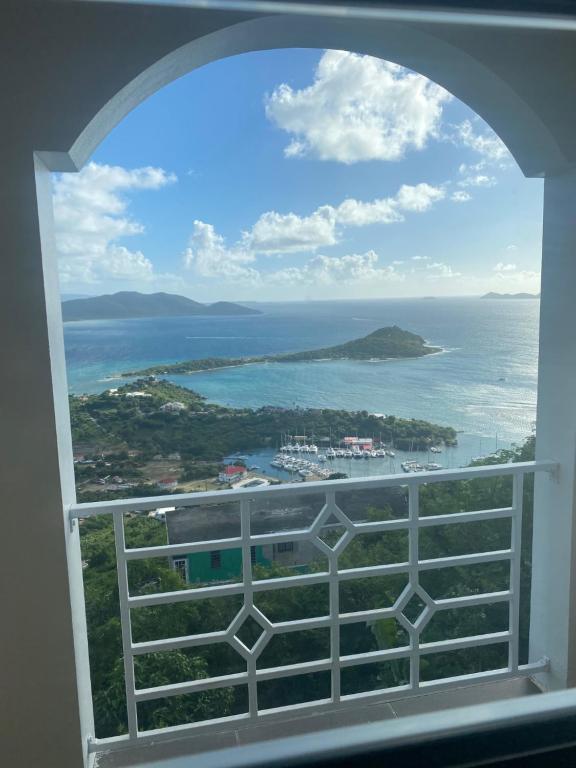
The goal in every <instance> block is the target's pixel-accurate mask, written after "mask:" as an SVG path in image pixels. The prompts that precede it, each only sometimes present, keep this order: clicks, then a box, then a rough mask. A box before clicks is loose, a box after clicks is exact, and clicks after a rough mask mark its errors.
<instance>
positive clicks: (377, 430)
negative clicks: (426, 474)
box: [70, 380, 456, 500]
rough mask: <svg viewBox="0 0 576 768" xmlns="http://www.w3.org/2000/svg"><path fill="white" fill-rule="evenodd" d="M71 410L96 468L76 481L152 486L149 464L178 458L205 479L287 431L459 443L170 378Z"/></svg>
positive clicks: (425, 430)
mask: <svg viewBox="0 0 576 768" xmlns="http://www.w3.org/2000/svg"><path fill="white" fill-rule="evenodd" d="M169 403H181V404H182V405H183V406H185V408H184V409H183V410H180V411H177V412H171V411H170V410H166V406H167V404H169ZM163 407H164V410H163ZM168 407H170V406H168ZM70 412H71V417H72V439H73V443H74V446H75V449H76V450H77V451H79V450H83V451H84V452H85V454H88V455H91V456H92V457H93V460H92V461H91V462H90V463H89V464H77V465H76V470H77V474H76V478H77V481H81V480H82V481H85V480H93V481H94V482H98V480H99V479H102V478H103V477H107V476H115V475H118V476H121V477H122V478H123V479H128V480H139V481H140V482H145V481H146V476H145V474H144V473H143V464H144V463H145V462H147V461H151V460H152V459H153V458H154V457H155V456H158V455H160V456H170V455H173V454H177V455H178V456H179V457H180V460H181V461H182V462H183V464H184V467H185V470H184V472H185V474H183V475H182V477H183V479H188V480H193V479H197V478H200V479H201V478H206V477H210V476H213V475H215V474H217V469H218V465H219V463H220V462H221V461H222V459H223V457H225V456H227V455H229V454H231V453H235V452H243V451H244V452H250V451H255V450H258V449H262V448H270V447H271V448H275V447H277V446H278V445H279V444H280V442H281V440H282V435H283V434H306V435H308V436H309V437H310V439H311V440H314V441H316V442H317V443H319V444H320V445H323V444H324V445H327V444H328V442H329V441H330V440H332V441H337V440H340V439H341V438H342V437H344V436H345V435H354V434H361V435H366V436H374V437H375V438H376V439H378V440H382V441H384V442H386V443H392V442H393V443H394V445H395V446H396V447H397V448H399V449H401V450H402V449H410V448H411V449H413V450H426V449H427V448H428V447H429V446H430V445H438V444H446V445H454V444H455V443H456V432H455V431H454V430H453V429H452V428H451V427H442V426H439V425H437V424H431V423H430V422H427V421H422V420H419V419H399V418H396V417H394V416H385V417H380V416H374V415H371V414H369V413H368V412H367V411H357V412H349V411H337V410H330V409H315V408H308V409H300V408H275V407H263V408H258V409H256V410H252V409H249V408H226V407H223V406H219V405H215V404H211V403H208V402H206V400H205V399H204V398H203V397H202V396H201V395H199V394H197V393H196V392H193V391H192V390H190V389H186V388H185V387H180V386H178V385H176V384H172V383H170V382H168V381H163V380H160V381H157V380H139V381H136V382H134V383H132V384H128V385H126V386H124V387H121V388H119V389H118V390H117V391H115V392H112V393H110V392H105V393H103V394H99V395H84V396H82V397H71V398H70ZM110 453H112V458H111V457H110V456H109V455H108V454H110ZM102 454H105V456H103V455H102ZM118 456H120V457H121V459H118V458H116V459H115V458H114V457H118ZM202 472H204V474H202ZM103 498H106V497H103ZM82 500H85V499H84V497H82Z"/></svg>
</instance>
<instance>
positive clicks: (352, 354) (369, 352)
mask: <svg viewBox="0 0 576 768" xmlns="http://www.w3.org/2000/svg"><path fill="white" fill-rule="evenodd" d="M439 351H440V350H439V349H437V348H435V347H428V346H426V342H425V340H424V339H423V338H422V336H418V334H416V333H411V332H410V331H404V330H402V328H399V327H398V326H397V325H392V326H390V327H387V328H379V329H378V330H377V331H374V332H373V333H369V334H368V336H363V337H362V338H361V339H354V340H353V341H347V342H346V343H345V344H338V345H337V346H335V347H325V348H324V349H312V350H309V351H305V352H295V353H293V354H289V355H278V356H277V357H276V360H278V361H279V362H290V363H292V362H300V361H304V360H342V359H347V358H349V359H350V360H386V359H389V358H395V357H422V356H423V355H429V354H431V353H433V352H439Z"/></svg>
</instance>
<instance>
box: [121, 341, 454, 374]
mask: <svg viewBox="0 0 576 768" xmlns="http://www.w3.org/2000/svg"><path fill="white" fill-rule="evenodd" d="M427 348H428V349H431V350H432V349H433V350H434V351H433V352H427V353H426V354H424V355H412V356H406V357H371V358H355V357H314V358H310V359H309V360H281V359H275V358H274V357H270V358H268V359H263V360H251V359H250V358H248V359H247V360H246V362H238V363H229V364H227V365H215V366H213V367H211V368H197V369H196V370H190V371H179V372H176V373H174V372H172V371H170V370H169V369H165V370H163V371H158V372H157V373H148V372H147V371H148V370H150V369H146V368H144V369H143V370H142V371H129V372H127V373H120V372H119V373H118V374H117V375H114V376H111V377H110V381H117V380H120V379H134V378H143V377H146V376H193V375H194V374H197V373H211V372H213V371H223V370H226V369H227V368H245V367H246V366H248V365H268V364H269V363H274V364H277V363H280V364H284V365H285V364H286V363H288V364H290V363H293V364H296V365H301V364H302V363H339V362H350V363H394V362H401V361H405V360H420V359H421V358H423V357H433V356H435V355H443V354H445V353H447V352H449V351H450V350H448V349H445V348H443V347H432V346H429V347H427ZM222 359H225V358H222ZM170 365H171V366H172V365H178V363H170ZM151 367H153V368H157V367H158V366H151Z"/></svg>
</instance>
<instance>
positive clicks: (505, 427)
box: [65, 298, 539, 474]
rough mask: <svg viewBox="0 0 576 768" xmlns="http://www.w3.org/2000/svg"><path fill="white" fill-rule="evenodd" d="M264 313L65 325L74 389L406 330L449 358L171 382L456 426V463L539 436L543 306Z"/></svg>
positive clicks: (381, 304) (267, 400) (431, 302)
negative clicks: (177, 365)
mask: <svg viewBox="0 0 576 768" xmlns="http://www.w3.org/2000/svg"><path fill="white" fill-rule="evenodd" d="M254 306H257V307H258V308H259V309H261V310H262V312H263V314H261V315H254V316H245V317H235V318H230V317H202V318H200V317H191V318H161V319H145V320H122V321H87V322H80V323H67V324H66V325H65V342H66V354H67V367H68V381H69V387H70V390H71V391H72V392H74V393H80V392H99V391H102V390H104V389H107V388H108V387H111V386H116V385H117V384H118V383H119V382H118V380H115V379H114V376H116V375H117V374H118V372H121V371H126V370H133V369H135V368H141V367H145V366H148V365H153V364H156V363H162V362H166V363H170V362H176V361H179V360H184V359H192V358H202V357H209V356H217V357H231V356H236V357H237V356H243V355H261V354H267V353H275V352H285V351H292V350H301V349H314V348H318V347H323V346H328V345H332V344H338V343H341V342H343V341H348V340H350V339H353V338H358V337H360V336H364V335H366V334H367V333H370V332H371V331H373V330H375V329H376V328H379V327H382V326H385V325H393V324H396V325H399V326H400V327H401V328H404V329H406V330H410V331H414V332H415V333H419V334H421V335H422V336H424V338H426V339H427V341H429V342H430V343H431V344H433V345H436V346H440V347H442V348H443V349H444V350H445V351H444V352H443V353H441V354H439V355H433V356H429V357H425V358H419V359H416V360H397V361H390V362H377V363H371V362H353V361H327V362H313V363H293V364H287V363H286V364H282V365H279V364H273V363H268V364H262V365H250V366H245V367H242V368H229V369H223V370H222V369H221V370H218V371H212V372H203V373H197V374H193V375H188V376H173V377H170V378H171V380H172V381H174V382H176V383H178V384H182V385H184V386H187V387H190V388H191V389H194V390H196V391H198V392H200V393H201V394H203V395H205V396H206V397H207V398H208V399H209V400H210V401H213V402H217V403H222V404H226V405H231V406H249V407H258V406H261V405H278V406H293V405H298V406H301V407H325V408H343V409H348V410H367V411H371V412H377V413H386V414H394V415H396V416H402V417H415V418H422V419H427V420H430V421H434V422H437V423H440V424H446V425H450V426H453V427H454V428H455V429H457V430H459V431H460V432H461V433H462V434H461V435H460V436H459V444H460V445H459V448H458V449H456V450H455V451H453V452H451V453H450V452H449V453H448V455H446V456H445V457H444V463H445V464H446V465H447V466H448V465H451V466H455V465H458V464H461V463H465V462H466V461H468V460H469V459H470V458H472V457H474V456H477V455H482V454H485V453H487V452H489V451H492V450H493V449H494V448H495V447H496V446H497V445H498V446H499V447H501V446H505V445H509V444H510V443H511V442H519V441H521V440H522V439H523V438H525V437H526V436H527V435H529V434H530V432H531V430H532V428H533V422H534V419H535V408H536V385H537V365H538V313H539V301H537V300H525V301H521V300H516V301H513V300H511V301H505V300H500V301H499V300H487V299H478V298H466V299H388V300H378V301H338V302H306V303H297V302H293V303H286V304H280V303H278V304H258V305H254ZM375 461H376V460H375ZM369 463H370V462H362V464H369ZM367 471H368V470H367V469H363V471H362V473H363V474H366V472H367Z"/></svg>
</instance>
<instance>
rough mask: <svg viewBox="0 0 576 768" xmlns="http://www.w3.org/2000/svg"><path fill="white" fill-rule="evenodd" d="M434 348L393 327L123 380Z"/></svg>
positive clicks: (162, 368) (418, 353)
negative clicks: (309, 346)
mask: <svg viewBox="0 0 576 768" xmlns="http://www.w3.org/2000/svg"><path fill="white" fill-rule="evenodd" d="M440 351H441V350H440V349H439V348H438V347H429V346H427V345H426V342H425V341H424V339H423V338H422V336H418V335H417V334H416V333H410V331H403V330H402V328H398V326H397V325H393V326H390V327H387V328H379V329H378V330H377V331H374V332H373V333H369V334H368V336H364V337H362V338H361V339H353V340H352V341H347V342H345V343H344V344H338V345H336V346H334V347H324V348H322V349H310V350H304V351H303V352H291V353H288V354H281V355H262V356H260V357H236V358H227V357H209V358H203V359H200V360H184V361H183V362H180V363H171V364H168V365H153V366H151V367H150V368H145V369H144V370H141V371H128V372H126V373H124V374H122V375H123V376H157V375H166V374H186V373H196V372H197V371H210V370H213V369H215V368H228V367H236V366H239V365H250V364H254V363H300V362H306V361H311V360H390V359H396V358H409V357H423V356H424V355H430V354H433V353H434V352H440Z"/></svg>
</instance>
